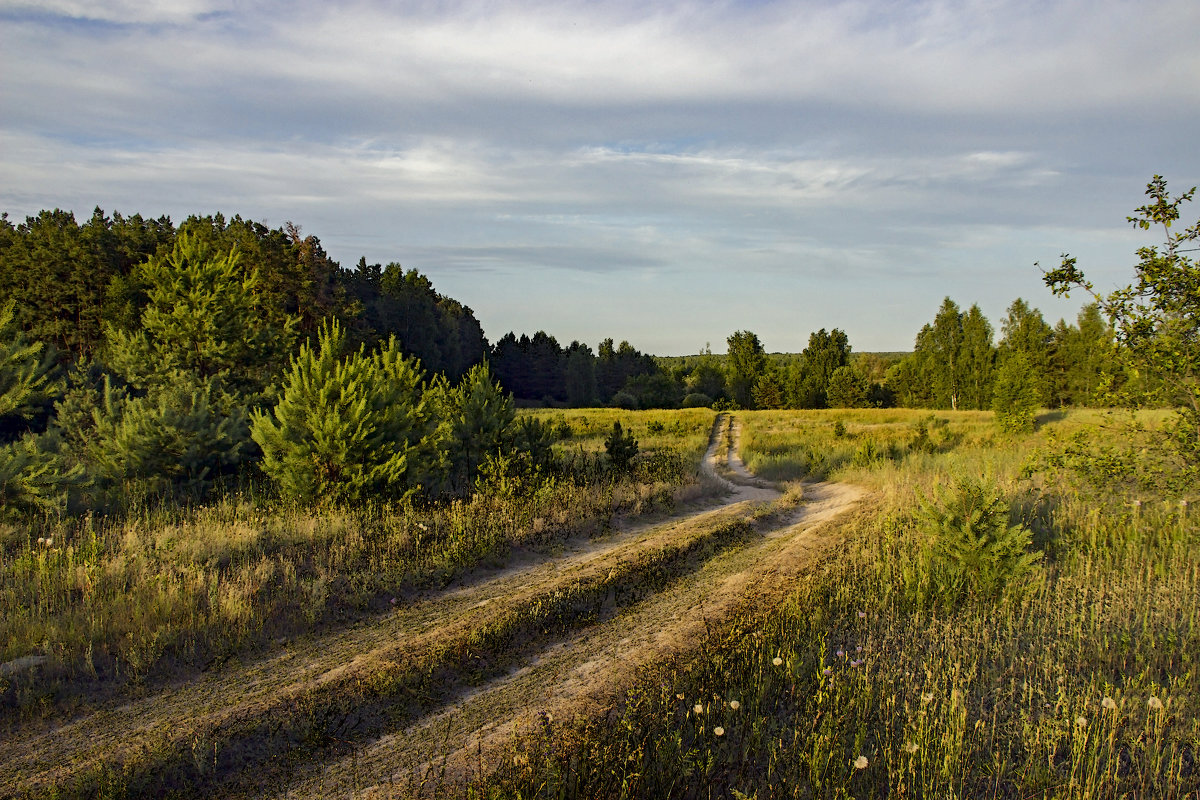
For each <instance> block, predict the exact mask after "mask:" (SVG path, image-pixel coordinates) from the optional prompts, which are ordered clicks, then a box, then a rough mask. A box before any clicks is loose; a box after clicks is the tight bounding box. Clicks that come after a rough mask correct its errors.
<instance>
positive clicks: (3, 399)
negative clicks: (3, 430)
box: [0, 302, 64, 422]
mask: <svg viewBox="0 0 1200 800" xmlns="http://www.w3.org/2000/svg"><path fill="white" fill-rule="evenodd" d="M63 388H64V384H63V381H62V379H61V377H59V374H58V369H57V366H56V365H55V363H54V358H53V354H52V353H50V352H48V351H47V348H46V347H45V345H43V344H42V343H41V342H26V341H25V336H24V334H22V332H21V331H20V329H19V328H17V326H16V322H15V321H14V319H13V304H12V303H11V302H9V303H8V304H6V305H4V306H0V420H4V419H5V418H16V419H18V420H21V421H23V422H24V421H28V420H29V419H30V418H31V417H32V416H33V415H34V414H36V413H37V412H39V411H41V410H42V409H43V408H45V406H46V405H48V404H49V403H50V402H52V401H53V399H54V398H55V397H56V396H58V395H59V394H61V393H62V390H63Z"/></svg>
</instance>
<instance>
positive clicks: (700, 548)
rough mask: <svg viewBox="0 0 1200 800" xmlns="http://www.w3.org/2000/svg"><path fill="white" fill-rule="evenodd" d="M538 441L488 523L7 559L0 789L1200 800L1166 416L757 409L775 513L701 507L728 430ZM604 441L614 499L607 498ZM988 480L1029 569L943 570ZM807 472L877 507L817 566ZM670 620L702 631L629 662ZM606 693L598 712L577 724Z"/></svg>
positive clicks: (970, 555)
mask: <svg viewBox="0 0 1200 800" xmlns="http://www.w3.org/2000/svg"><path fill="white" fill-rule="evenodd" d="M526 413H528V414H529V415H530V416H533V417H535V418H536V419H538V420H540V421H541V422H542V423H544V424H545V425H547V426H548V427H550V428H551V429H552V430H554V431H555V443H554V451H555V453H556V457H557V460H558V463H559V464H560V465H567V466H565V467H562V468H561V469H560V470H559V471H557V472H554V473H553V475H550V476H547V475H543V476H541V477H540V478H538V477H536V476H534V477H531V476H529V475H525V476H524V477H522V476H516V477H515V478H514V479H513V480H511V481H508V480H507V479H506V480H505V481H503V482H500V483H498V484H496V485H494V486H492V487H491V488H490V490H489V491H486V492H481V493H480V494H477V495H476V496H475V498H473V499H471V500H463V501H456V502H454V503H449V504H439V505H431V506H428V507H402V508H401V507H392V508H371V509H355V510H329V511H325V512H312V511H305V510H302V509H297V508H288V507H280V506H279V504H278V503H276V502H274V501H272V500H271V499H269V498H260V497H253V496H248V495H233V496H231V497H230V498H229V499H226V500H225V501H222V502H219V503H216V504H214V505H210V506H204V507H197V508H190V509H179V508H147V509H142V510H140V511H138V512H136V513H134V514H133V515H131V516H130V517H128V518H125V519H104V520H102V519H84V520H78V521H73V522H66V521H46V522H45V523H44V524H43V525H42V527H37V528H32V529H26V530H17V529H10V530H8V531H7V532H6V533H5V537H6V538H5V541H4V544H3V551H2V561H0V643H2V644H0V647H2V648H3V650H2V651H0V664H3V665H5V666H6V667H7V669H5V670H4V671H3V674H2V675H0V690H2V691H3V699H4V702H5V704H6V709H5V714H4V721H3V724H2V725H0V737H2V738H0V747H3V749H4V752H6V753H7V754H8V755H7V757H6V759H5V760H6V761H7V766H3V765H0V782H2V783H3V785H4V789H3V790H0V797H9V796H13V797H38V796H49V795H58V796H60V797H93V796H98V797H113V798H115V797H140V796H163V795H165V794H173V795H174V796H179V797H200V796H231V797H233V796H237V797H260V796H279V797H285V796H286V797H301V796H304V797H308V796H312V797H321V796H364V797H367V796H369V797H392V796H395V797H403V796H409V795H414V794H415V795H418V796H422V795H423V796H438V797H441V796H453V795H459V796H464V797H477V798H484V797H496V798H500V797H522V798H531V797H547V798H549V797H577V798H591V797H645V798H652V797H653V798H657V797H687V798H692V797H706V798H707V797H712V798H749V797H753V798H758V799H759V800H765V799H766V798H774V797H801V798H810V797H811V798H818V797H819V798H826V797H828V798H840V797H845V798H849V797H855V798H867V797H877V798H884V797H919V798H943V797H962V798H966V797H972V798H975V797H978V798H992V797H1038V798H1110V797H1111V798H1117V797H1128V798H1150V797H1154V798H1158V797H1162V798H1189V797H1195V796H1197V793H1198V792H1200V767H1198V765H1197V764H1196V759H1197V756H1198V754H1200V710H1198V708H1197V706H1198V703H1200V701H1198V698H1200V686H1198V685H1197V683H1198V677H1197V671H1196V665H1197V664H1200V633H1198V632H1197V621H1198V620H1197V614H1198V613H1200V612H1198V609H1200V602H1197V598H1198V597H1200V522H1198V521H1197V518H1196V515H1195V512H1194V510H1193V505H1192V504H1194V503H1195V502H1197V499H1198V498H1197V497H1196V496H1195V493H1194V490H1193V489H1192V488H1191V487H1189V486H1187V485H1184V486H1183V488H1182V489H1181V488H1180V487H1179V486H1178V485H1175V486H1174V487H1173V488H1170V489H1167V490H1154V489H1152V488H1148V484H1149V483H1151V482H1152V481H1151V480H1150V479H1149V478H1148V477H1147V476H1146V475H1142V474H1141V473H1140V472H1139V470H1140V469H1141V465H1144V464H1145V463H1149V461H1151V460H1152V459H1150V458H1149V457H1148V456H1145V455H1143V454H1142V451H1141V450H1140V449H1139V448H1141V447H1142V446H1143V445H1144V444H1145V437H1146V436H1147V435H1148V434H1147V432H1146V431H1147V430H1151V431H1152V430H1153V429H1154V427H1155V426H1156V425H1157V424H1158V422H1160V421H1161V419H1162V415H1157V416H1156V415H1149V416H1146V417H1144V418H1143V419H1142V421H1141V422H1142V424H1141V428H1140V429H1131V428H1129V427H1128V426H1127V425H1125V424H1124V423H1123V422H1122V420H1120V419H1119V418H1116V417H1113V416H1112V415H1108V414H1104V413H1101V412H1090V411H1077V412H1075V411H1073V412H1064V413H1058V412H1056V413H1054V414H1046V415H1043V417H1042V418H1041V421H1040V423H1039V426H1038V429H1037V431H1036V432H1034V433H1032V434H1028V435H1020V436H1007V435H1001V434H999V433H998V432H997V430H996V428H995V425H994V423H993V421H992V419H991V415H990V414H988V413H983V412H959V413H951V412H939V413H937V414H930V413H929V412H918V411H906V410H887V411H819V412H737V413H736V415H735V418H736V423H737V426H738V428H740V437H739V439H738V444H739V447H740V453H741V456H742V459H743V460H744V461H745V463H746V465H747V466H748V467H749V468H750V470H751V471H752V472H754V473H755V474H756V475H758V476H760V477H763V478H766V479H769V480H771V481H774V482H777V483H778V484H779V485H780V486H781V488H785V489H787V491H786V492H784V493H783V494H780V493H777V492H776V493H772V492H768V491H766V490H755V491H756V492H758V493H759V495H761V496H763V497H764V498H766V497H770V496H774V497H780V498H782V499H777V500H765V499H764V500H762V501H760V502H757V503H749V504H742V505H739V506H736V507H730V508H728V509H724V508H723V509H720V510H718V511H715V512H709V513H706V514H701V513H700V512H701V511H702V510H703V509H704V508H705V505H704V504H705V503H709V504H711V503H713V502H716V500H715V499H714V498H716V497H719V496H720V494H721V492H722V491H725V490H723V489H721V487H720V486H718V485H717V484H715V483H714V482H713V480H711V479H701V478H700V477H699V474H698V465H699V463H700V459H701V456H702V454H703V452H704V449H705V447H706V445H707V443H708V441H709V435H710V431H711V430H712V426H713V420H714V414H713V413H712V412H711V411H704V410H697V411H681V412H618V411H615V410H584V411H551V410H544V411H535V412H526ZM615 421H620V422H621V423H622V425H623V426H624V427H625V428H626V429H628V430H630V431H632V432H633V434H634V435H635V437H636V438H637V439H638V442H639V444H640V446H641V448H642V450H643V456H642V457H641V458H640V460H639V463H638V464H637V466H636V467H635V469H634V471H633V472H632V473H631V474H629V475H625V476H611V475H605V474H604V473H603V471H602V470H601V469H600V468H599V464H600V462H601V457H600V455H599V454H600V453H602V452H603V449H604V445H603V442H604V438H605V436H607V434H608V433H609V432H610V431H611V429H612V424H613V422H615ZM729 441H732V440H729ZM1122 453H1125V454H1126V455H1127V456H1128V454H1129V453H1133V456H1132V457H1126V458H1124V460H1122V456H1121V454H1122ZM1105 476H1108V477H1105ZM547 477H548V478H549V479H547ZM1150 477H1153V475H1151V476H1150ZM964 478H969V479H970V480H971V481H973V484H972V485H977V486H981V487H983V488H984V489H985V490H988V491H991V492H993V494H994V497H993V499H994V500H995V501H996V503H998V504H999V505H993V506H992V508H993V510H995V509H996V508H999V509H1000V510H1001V511H1003V515H1002V516H1003V520H1002V522H1001V523H1000V527H999V528H998V529H997V530H999V531H1000V532H1001V533H1002V534H1004V535H1008V534H1012V536H1014V537H1015V539H1014V540H1019V541H1020V542H1022V543H1023V544H1022V545H1021V547H1020V548H1019V549H1020V552H1019V553H1013V552H1000V551H998V550H995V549H991V550H989V549H987V547H986V546H981V547H980V548H977V549H975V550H964V549H962V547H961V546H958V545H956V547H958V549H952V548H949V547H948V545H946V541H948V540H949V539H948V537H950V536H951V535H952V534H953V533H954V524H960V525H961V522H962V519H961V518H959V517H953V515H952V514H950V512H949V511H947V509H949V510H950V511H953V509H954V508H956V506H955V505H954V504H955V502H956V499H955V498H956V497H962V496H965V495H961V494H956V492H960V490H959V488H958V486H959V484H960V483H961V482H962V481H963V479H964ZM800 479H808V480H811V479H822V480H829V481H836V482H845V483H850V484H854V485H855V486H857V487H859V489H860V490H861V496H862V499H861V500H860V501H859V502H858V504H857V505H856V506H855V507H854V510H853V511H851V512H848V513H844V514H842V515H841V516H839V517H836V518H834V519H833V520H832V521H831V522H826V523H823V527H822V528H821V530H822V531H824V533H822V534H821V537H820V539H819V541H820V546H819V547H814V549H811V550H804V548H805V547H808V544H807V543H806V542H807V541H808V540H806V539H805V538H803V537H801V538H798V539H795V540H794V543H792V542H793V540H792V539H776V538H772V537H775V536H778V535H779V534H780V533H781V532H782V529H781V528H780V526H781V525H783V526H786V524H787V523H786V521H785V520H786V518H787V517H786V514H787V513H788V512H787V509H788V508H790V507H791V505H792V504H794V503H795V502H796V501H797V499H798V498H802V497H803V496H804V494H805V489H804V488H803V485H802V484H797V483H796V481H798V480H800ZM756 496H757V495H756ZM813 496H814V497H816V496H817V495H816V493H813ZM801 507H802V508H803V506H801ZM972 508H974V507H972ZM980 513H982V512H980ZM939 514H941V515H942V516H938V515H939ZM973 519H974V518H973ZM978 519H982V517H979V518H978ZM931 520H933V521H931ZM939 520H940V522H939ZM947 520H949V522H947ZM955 520H957V522H955ZM938 524H941V525H942V527H941V528H938V527H937V526H938ZM979 524H980V525H982V523H979ZM980 529H982V528H980ZM1012 531H1016V533H1012ZM1006 532H1007V533H1006ZM39 538H40V539H41V541H40V542H39V541H38V539H39ZM47 539H53V541H52V542H51V543H47V542H46V540H47ZM813 541H814V542H816V541H817V540H813ZM960 544H961V543H960ZM985 545H986V542H985ZM788 548H791V550H788ZM796 548H800V549H796ZM785 552H792V553H793V554H794V556H793V557H792V561H790V562H786V563H788V564H790V565H791V566H789V567H788V568H787V569H786V570H784V569H783V565H784V563H785V562H783V561H780V560H779V558H780V555H781V554H783V553H785ZM800 554H802V555H800ZM1030 556H1032V558H1030ZM997 564H999V567H997ZM956 568H958V571H955V569H956ZM476 576H479V577H476ZM489 576H494V577H489ZM733 578H737V580H736V581H733ZM730 581H733V582H730ZM718 586H720V587H724V588H722V589H721V591H720V592H717V593H714V592H716V588H717V587H718ZM768 587H769V588H768ZM699 598H708V599H706V600H700V599H699ZM715 598H723V599H720V600H719V601H718V600H717V599H715ZM496 601H500V602H496ZM705 604H707V605H705ZM704 608H707V609H708V611H707V612H704V613H703V614H701V609H704ZM718 608H719V609H721V611H720V612H718V611H716V610H715V609H718ZM672 626H674V627H672ZM689 626H690V627H689ZM659 628H663V629H664V630H665V629H668V628H670V629H671V630H674V631H676V633H675V634H674V635H675V636H676V637H680V636H683V637H685V638H682V639H680V638H677V639H675V640H673V641H674V642H675V643H674V644H669V646H668V645H664V644H663V643H662V642H659V643H657V644H655V645H654V646H653V647H649V646H648V645H644V644H643V645H639V647H641V649H640V650H638V652H639V653H641V655H640V656H638V657H637V658H634V653H633V650H629V652H627V653H624V654H623V652H622V648H632V647H633V645H632V644H631V642H633V641H635V640H638V637H639V636H645V635H648V634H649V633H652V632H653V631H654V630H658V629H659ZM684 631H688V633H686V634H685V633H683V632H684ZM665 641H667V642H668V643H669V642H670V641H672V640H671V639H670V637H667V639H666V640H665ZM601 643H604V644H603V645H602V646H601ZM572 654H573V657H574V658H575V660H574V661H572V660H571V659H569V658H567V656H568V655H572ZM30 658H33V659H35V660H36V662H37V663H36V665H35V666H33V667H32V668H28V669H24V668H22V669H17V668H16V667H13V666H11V665H14V664H18V665H19V664H22V663H27V661H28V659H30ZM605 659H607V661H606V660H605ZM625 662H627V664H626V666H620V665H621V664H623V663H625ZM601 663H605V664H608V666H607V667H604V669H605V670H608V671H609V672H610V673H611V674H612V675H614V676H619V677H614V678H612V679H611V680H609V681H608V682H607V683H606V684H605V686H606V689H605V691H606V692H607V693H606V694H589V695H587V696H588V697H589V698H591V699H590V700H589V701H588V702H587V703H583V702H582V701H580V702H576V703H574V704H564V702H562V698H561V697H559V698H556V697H555V694H556V693H559V694H561V693H562V692H564V691H566V690H565V689H564V688H563V687H569V686H574V685H576V683H578V680H577V679H575V678H572V679H571V680H568V681H567V682H566V683H563V684H561V685H560V684H559V683H557V681H560V680H564V679H565V678H567V677H569V675H568V673H570V675H575V674H576V671H578V670H580V669H585V668H589V667H588V665H589V664H591V665H592V666H591V667H590V668H591V669H597V667H595V665H596V664H601ZM539 665H540V666H539ZM522 676H527V677H522ZM522 680H525V681H533V683H521V681H522ZM571 681H575V683H572V682H571ZM543 689H544V690H545V691H543ZM581 691H582V690H581ZM521 692H529V697H528V699H527V700H526V703H525V705H524V707H523V704H522V702H521V694H520V693H521ZM537 692H542V694H537ZM581 696H582V695H581ZM472 698H478V699H477V700H473V699H472ZM535 698H536V699H535ZM597 704H598V705H597ZM551 707H553V708H555V709H561V708H570V709H574V710H573V711H572V712H571V713H570V714H565V715H564V714H562V713H561V710H560V711H559V714H558V715H551V714H549V713H548V712H544V713H543V715H542V716H541V717H538V719H541V720H542V721H541V722H539V723H537V724H536V725H533V726H525V727H520V726H516V727H514V728H513V730H515V731H516V732H515V733H512V734H508V735H507V736H508V738H504V737H500V738H499V739H497V736H499V734H498V733H496V734H493V735H492V737H491V740H492V741H498V742H499V744H498V745H497V749H496V751H495V752H493V753H491V754H490V755H489V757H488V760H487V762H486V764H485V763H484V761H483V757H482V751H481V756H480V762H479V764H478V765H477V766H476V768H475V769H473V770H470V771H469V772H468V773H467V774H468V775H469V776H470V775H473V777H472V778H471V780H469V781H468V782H467V783H466V784H465V785H464V784H459V783H456V782H454V781H451V780H450V779H451V778H457V777H461V776H456V775H450V774H449V773H447V772H445V771H443V772H442V773H437V771H436V770H433V772H430V769H431V768H430V767H429V766H428V765H426V766H425V767H421V766H420V763H419V762H420V759H421V758H427V756H420V755H419V754H420V753H423V752H426V751H427V750H428V749H429V748H430V747H432V746H433V744H432V739H431V737H437V736H448V735H449V734H447V733H441V734H437V733H435V731H436V730H439V729H438V728H437V725H441V724H443V723H441V722H438V720H440V719H442V718H443V717H446V719H452V718H454V717H455V715H459V716H461V718H462V724H463V725H464V726H470V725H482V726H483V729H484V730H487V729H489V726H494V725H496V724H498V721H499V720H500V719H501V711H500V709H501V708H504V709H508V710H507V711H504V712H503V714H505V715H508V716H505V717H504V718H505V719H520V718H527V717H529V716H530V715H534V714H537V713H538V710H539V709H549V708H551ZM489 708H491V709H494V710H493V711H492V712H491V713H494V714H496V715H497V716H496V717H495V719H494V720H492V721H491V722H490V723H489V722H488V721H487V720H486V719H485V718H486V716H487V715H488V713H489V712H488V709H489ZM447 715H449V716H447ZM522 715H524V716H522ZM445 725H450V723H449V722H446V723H445ZM450 729H451V728H449V727H445V730H446V731H448V730H450ZM404 730H411V731H416V733H415V734H414V735H413V736H411V737H409V738H408V739H405V738H404V737H403V736H402V735H401V732H402V731H404ZM455 730H458V728H455ZM461 735H463V736H468V735H473V734H470V732H469V730H467V728H463V729H462V732H461ZM368 765H369V771H368ZM395 774H406V775H409V776H410V779H409V780H405V781H393V780H392V779H391V777H389V776H392V775H395ZM334 775H337V776H344V779H345V782H344V783H340V784H336V786H337V787H339V788H337V790H336V791H335V790H331V789H328V787H329V786H330V785H333V784H329V783H323V782H322V781H323V780H325V779H327V778H329V776H334ZM414 775H415V776H419V777H417V778H411V776H414ZM430 775H433V776H434V777H432V778H431V777H430ZM322 776H324V777H322ZM339 780H341V778H339ZM448 781H449V782H448ZM339 792H340V794H339Z"/></svg>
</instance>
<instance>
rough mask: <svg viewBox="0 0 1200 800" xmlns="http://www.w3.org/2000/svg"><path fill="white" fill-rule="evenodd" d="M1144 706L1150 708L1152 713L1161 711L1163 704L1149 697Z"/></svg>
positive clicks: (1151, 696)
mask: <svg viewBox="0 0 1200 800" xmlns="http://www.w3.org/2000/svg"><path fill="white" fill-rule="evenodd" d="M1146 705H1148V706H1150V709H1151V710H1152V711H1162V707H1163V702H1162V700H1159V699H1158V698H1157V697H1155V696H1154V695H1150V699H1149V700H1147V701H1146Z"/></svg>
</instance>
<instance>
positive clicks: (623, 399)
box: [612, 392, 638, 411]
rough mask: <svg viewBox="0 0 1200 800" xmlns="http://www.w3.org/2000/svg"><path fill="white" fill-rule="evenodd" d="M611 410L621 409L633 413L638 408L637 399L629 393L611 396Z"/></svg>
mask: <svg viewBox="0 0 1200 800" xmlns="http://www.w3.org/2000/svg"><path fill="white" fill-rule="evenodd" d="M612 406H613V408H623V409H625V410H626V411H633V410H634V409H636V408H637V407H638V401H637V398H636V397H634V396H633V395H631V394H630V393H629V392H617V393H616V394H614V395H613V396H612Z"/></svg>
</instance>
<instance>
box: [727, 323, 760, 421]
mask: <svg viewBox="0 0 1200 800" xmlns="http://www.w3.org/2000/svg"><path fill="white" fill-rule="evenodd" d="M725 341H726V344H728V346H729V351H728V355H727V356H726V358H725V371H726V378H725V385H726V387H727V388H728V391H729V399H730V400H732V401H733V402H735V403H737V404H738V406H740V407H742V408H753V407H754V406H753V403H754V399H753V392H754V384H755V382H757V381H758V378H759V376H760V375H762V374H763V372H764V371H766V368H767V355H766V351H764V350H763V346H762V342H760V341H759V340H758V337H757V336H756V335H754V334H753V333H751V332H750V331H735V332H734V333H732V334H730V336H729V338H728V339H726V340H725Z"/></svg>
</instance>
